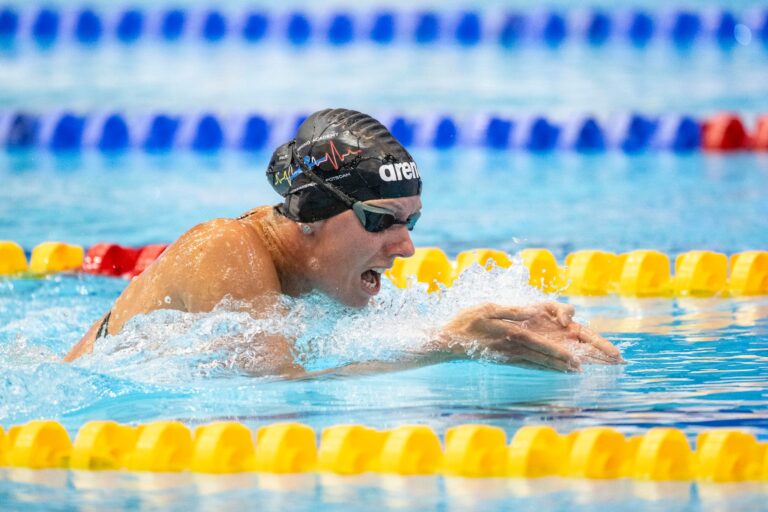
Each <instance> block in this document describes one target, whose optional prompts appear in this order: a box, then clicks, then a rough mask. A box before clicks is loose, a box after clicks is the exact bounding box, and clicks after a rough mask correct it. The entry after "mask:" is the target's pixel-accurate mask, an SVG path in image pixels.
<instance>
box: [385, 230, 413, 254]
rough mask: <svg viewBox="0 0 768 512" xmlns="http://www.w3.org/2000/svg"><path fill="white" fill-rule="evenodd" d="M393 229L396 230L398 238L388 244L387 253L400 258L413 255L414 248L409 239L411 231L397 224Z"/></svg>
mask: <svg viewBox="0 0 768 512" xmlns="http://www.w3.org/2000/svg"><path fill="white" fill-rule="evenodd" d="M394 231H395V232H397V236H398V239H397V241H395V242H393V243H392V244H390V245H389V247H388V249H389V251H388V252H389V255H390V256H395V257H400V258H409V257H411V256H413V254H414V253H415V252H416V249H415V248H414V246H413V240H411V232H410V231H408V230H407V229H405V226H398V228H397V229H395V230H394Z"/></svg>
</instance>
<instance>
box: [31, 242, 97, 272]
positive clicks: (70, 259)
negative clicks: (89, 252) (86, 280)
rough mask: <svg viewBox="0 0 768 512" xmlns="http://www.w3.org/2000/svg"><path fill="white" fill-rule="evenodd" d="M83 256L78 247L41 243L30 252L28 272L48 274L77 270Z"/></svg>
mask: <svg viewBox="0 0 768 512" xmlns="http://www.w3.org/2000/svg"><path fill="white" fill-rule="evenodd" d="M84 254H85V251H83V248H82V247H80V246H79V245H71V244H65V243H63V242H43V243H42V244H40V245H38V246H37V247H35V248H34V249H33V250H32V257H31V258H30V262H29V270H30V271H31V272H32V273H34V274H48V273H51V272H63V271H65V270H75V269H79V268H81V267H82V266H83V257H84Z"/></svg>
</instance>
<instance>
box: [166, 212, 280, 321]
mask: <svg viewBox="0 0 768 512" xmlns="http://www.w3.org/2000/svg"><path fill="white" fill-rule="evenodd" d="M174 246H175V247H174ZM174 246H172V247H171V248H169V253H168V255H167V256H166V260H167V261H166V264H167V265H171V266H172V267H173V269H174V270H173V271H172V273H173V274H174V277H175V281H176V282H177V283H179V285H180V289H179V292H180V293H179V295H180V298H181V299H182V301H183V302H184V304H185V309H186V310H187V311H205V310H209V309H210V308H211V307H213V306H214V305H215V304H217V303H218V302H219V301H220V300H221V299H222V298H223V297H224V296H227V295H229V296H231V297H232V298H234V299H238V300H246V299H252V298H254V297H256V296H259V295H263V294H267V293H279V292H280V290H281V286H280V280H279V278H278V275H277V269H276V266H275V263H274V261H273V260H272V255H271V254H270V252H269V250H268V248H267V246H266V244H265V242H264V240H263V238H262V236H260V234H259V233H258V230H256V229H254V228H253V226H252V225H251V224H250V223H246V222H241V221H240V220H238V219H229V218H218V219H213V220H210V221H207V222H204V223H202V224H198V225H197V226H195V227H193V228H192V229H190V230H189V231H187V232H186V233H185V234H184V235H182V236H181V237H180V238H179V240H178V241H177V242H176V243H175V244H174Z"/></svg>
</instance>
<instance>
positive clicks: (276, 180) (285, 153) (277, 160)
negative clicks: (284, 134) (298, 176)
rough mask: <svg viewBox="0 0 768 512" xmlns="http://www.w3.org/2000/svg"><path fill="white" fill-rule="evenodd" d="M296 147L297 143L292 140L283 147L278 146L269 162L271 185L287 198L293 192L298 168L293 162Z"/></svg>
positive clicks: (268, 174) (268, 172) (268, 176)
mask: <svg viewBox="0 0 768 512" xmlns="http://www.w3.org/2000/svg"><path fill="white" fill-rule="evenodd" d="M295 145H296V141H295V140H292V141H290V142H286V143H285V144H283V145H282V146H278V148H277V149H275V152H274V153H272V158H271V159H270V160H269V166H268V167H267V179H268V180H269V184H270V185H272V188H273V189H275V192H277V193H278V194H280V195H281V196H282V197H285V196H286V195H288V193H289V192H290V191H291V184H292V183H293V173H294V170H295V168H296V165H295V162H294V161H293V160H294V158H293V155H294V151H293V147H294V146H295Z"/></svg>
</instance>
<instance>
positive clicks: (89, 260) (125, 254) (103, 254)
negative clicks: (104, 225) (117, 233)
mask: <svg viewBox="0 0 768 512" xmlns="http://www.w3.org/2000/svg"><path fill="white" fill-rule="evenodd" d="M138 257H139V250H138V249H132V248H130V247H123V246H122V245H117V244H108V243H100V244H96V245H94V246H92V247H91V248H90V249H88V252H87V253H86V254H85V259H84V260H83V271H84V272H86V273H88V274H101V275H106V276H122V275H125V274H127V273H129V272H130V271H131V270H133V267H134V266H135V265H136V259H137V258H138Z"/></svg>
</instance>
